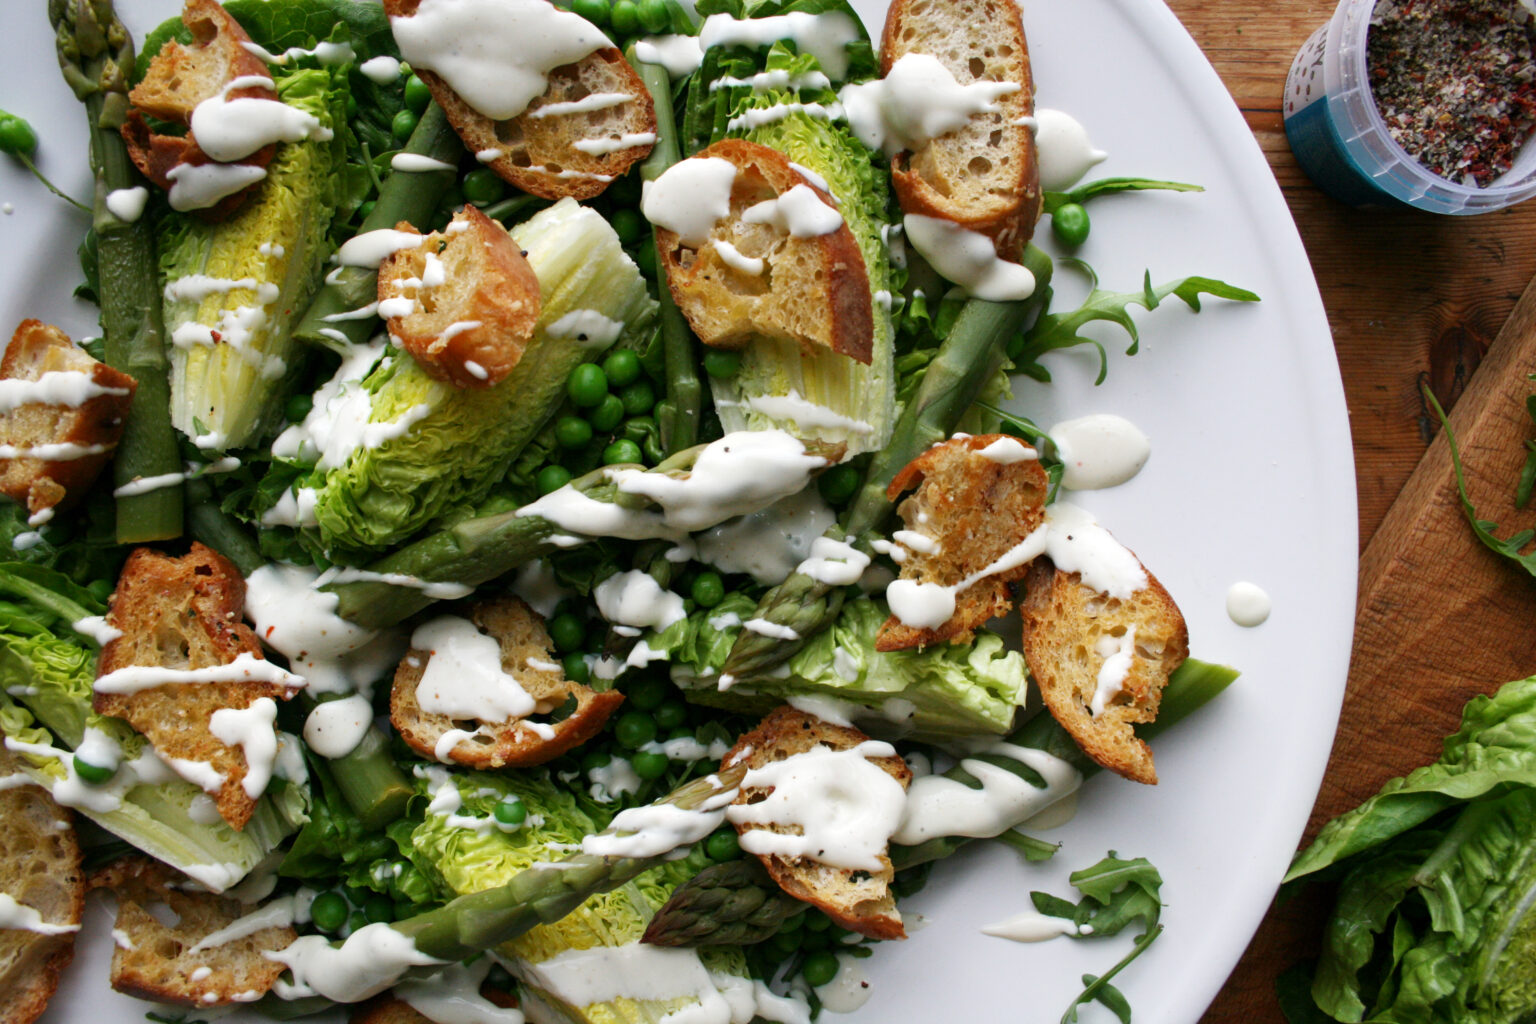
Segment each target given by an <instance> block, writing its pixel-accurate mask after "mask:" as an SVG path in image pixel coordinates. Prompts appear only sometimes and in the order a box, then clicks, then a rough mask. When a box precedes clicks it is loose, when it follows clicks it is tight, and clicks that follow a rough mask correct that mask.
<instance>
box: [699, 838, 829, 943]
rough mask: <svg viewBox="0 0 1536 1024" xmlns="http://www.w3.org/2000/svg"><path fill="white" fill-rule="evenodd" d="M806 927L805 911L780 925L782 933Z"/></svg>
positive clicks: (788, 918)
mask: <svg viewBox="0 0 1536 1024" xmlns="http://www.w3.org/2000/svg"><path fill="white" fill-rule="evenodd" d="M705 852H706V853H708V852H709V851H707V850H706V851H705ZM804 927H805V911H803V910H802V911H800V912H799V913H798V914H796V915H794V916H793V917H786V918H785V919H784V920H783V921H781V922H780V923H779V931H781V932H798V931H799V930H800V929H802V928H804Z"/></svg>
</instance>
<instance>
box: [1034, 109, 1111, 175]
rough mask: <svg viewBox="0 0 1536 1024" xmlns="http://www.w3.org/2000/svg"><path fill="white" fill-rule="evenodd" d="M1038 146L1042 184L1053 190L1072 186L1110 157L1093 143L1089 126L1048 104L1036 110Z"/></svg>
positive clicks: (1036, 139)
mask: <svg viewBox="0 0 1536 1024" xmlns="http://www.w3.org/2000/svg"><path fill="white" fill-rule="evenodd" d="M1035 149H1036V151H1037V156H1036V159H1037V161H1038V163H1039V166H1040V187H1041V188H1043V189H1047V190H1049V191H1052V192H1064V191H1066V190H1067V189H1069V188H1071V187H1072V186H1073V185H1075V184H1077V183H1078V181H1080V180H1082V177H1083V175H1085V174H1087V173H1088V172H1089V171H1091V170H1092V169H1093V168H1094V167H1095V166H1097V165H1098V164H1100V163H1103V162H1104V160H1105V159H1107V158H1108V157H1109V154H1108V153H1106V152H1104V151H1103V150H1101V149H1098V148H1097V147H1095V146H1094V144H1093V142H1092V141H1090V140H1089V138H1088V129H1086V128H1084V127H1083V126H1082V124H1080V123H1079V122H1078V120H1077V119H1076V118H1075V117H1073V116H1072V115H1071V114H1067V113H1063V112H1062V111H1060V110H1050V109H1048V108H1045V107H1041V108H1039V109H1037V110H1036V111H1035Z"/></svg>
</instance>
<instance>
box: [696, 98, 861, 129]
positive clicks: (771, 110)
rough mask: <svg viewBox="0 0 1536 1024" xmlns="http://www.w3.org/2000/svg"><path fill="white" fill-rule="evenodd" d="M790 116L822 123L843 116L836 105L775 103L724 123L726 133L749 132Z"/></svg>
mask: <svg viewBox="0 0 1536 1024" xmlns="http://www.w3.org/2000/svg"><path fill="white" fill-rule="evenodd" d="M791 114H804V115H805V116H807V117H816V118H820V119H821V120H823V121H836V120H838V119H840V118H841V117H842V116H843V108H842V107H840V106H838V105H837V104H836V103H834V104H832V105H831V106H826V105H823V104H821V103H800V102H798V101H795V102H787V103H775V104H772V105H771V106H767V107H752V108H751V109H748V110H744V111H742V112H741V113H740V114H737V115H736V116H735V117H733V118H731V119H730V120H729V121H727V122H725V129H726V131H731V132H737V131H748V132H749V131H751V130H752V129H754V128H761V127H762V126H763V125H765V124H773V123H775V122H777V121H782V120H784V119H785V118H786V117H788V116H789V115H791Z"/></svg>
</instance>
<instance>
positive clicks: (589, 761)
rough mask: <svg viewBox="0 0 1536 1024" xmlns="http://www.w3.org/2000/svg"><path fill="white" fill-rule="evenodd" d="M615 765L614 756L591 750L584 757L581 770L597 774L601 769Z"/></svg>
mask: <svg viewBox="0 0 1536 1024" xmlns="http://www.w3.org/2000/svg"><path fill="white" fill-rule="evenodd" d="M612 763H613V755H612V754H610V753H608V751H606V750H589V751H587V753H585V754H584V755H582V758H581V770H582V771H584V772H588V773H590V772H595V771H597V770H598V769H599V768H606V767H608V766H609V765H610V764H612Z"/></svg>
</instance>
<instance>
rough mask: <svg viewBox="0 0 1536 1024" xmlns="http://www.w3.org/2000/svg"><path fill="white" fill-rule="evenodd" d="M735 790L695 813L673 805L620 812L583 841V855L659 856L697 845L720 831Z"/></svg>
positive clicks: (703, 804)
mask: <svg viewBox="0 0 1536 1024" xmlns="http://www.w3.org/2000/svg"><path fill="white" fill-rule="evenodd" d="M735 798H736V787H734V786H732V787H730V788H728V789H720V790H719V791H718V792H716V793H714V794H713V795H711V796H710V797H708V798H707V799H705V800H703V801H701V802H700V803H699V804H698V806H697V807H695V808H694V809H692V810H687V809H685V808H682V807H679V806H678V805H677V804H673V803H655V804H646V805H644V806H641V807H630V808H627V809H625V810H622V811H620V812H619V813H618V814H617V815H615V816H614V819H613V821H612V822H610V823H609V825H608V828H607V830H605V831H603V832H599V833H597V834H596V835H590V836H587V837H586V838H584V839H583V840H582V841H581V852H582V853H587V854H591V855H592V856H594V857H660V856H662V855H664V854H668V853H671V852H672V851H674V850H676V849H678V848H679V847H685V846H692V845H693V844H694V843H696V842H698V841H699V840H701V839H703V838H704V837H705V836H707V835H709V834H710V833H711V832H713V831H714V830H715V829H717V828H719V827H720V825H721V823H722V822H724V821H725V812H726V807H727V806H728V805H729V804H730V802H731V801H732V800H734V799H735Z"/></svg>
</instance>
